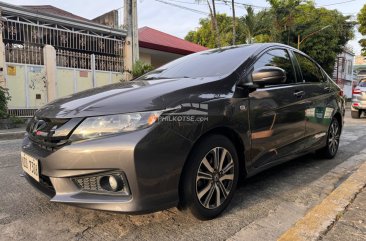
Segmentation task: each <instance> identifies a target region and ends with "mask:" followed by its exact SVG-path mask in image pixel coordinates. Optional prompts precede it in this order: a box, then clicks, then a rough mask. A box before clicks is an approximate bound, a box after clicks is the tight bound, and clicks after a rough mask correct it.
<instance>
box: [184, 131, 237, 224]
mask: <svg viewBox="0 0 366 241" xmlns="http://www.w3.org/2000/svg"><path fill="white" fill-rule="evenodd" d="M188 162H189V163H188V164H187V166H186V167H185V170H184V173H183V179H182V183H181V208H183V209H188V210H189V211H190V213H191V214H193V216H195V217H196V218H198V219H201V220H208V219H213V218H215V217H217V216H218V215H219V214H221V212H222V211H224V209H225V208H226V207H227V206H228V204H229V203H230V201H231V199H232V197H233V195H234V191H235V189H236V186H237V183H238V177H239V163H238V155H237V153H236V149H235V147H234V145H233V144H232V142H231V141H230V140H229V139H227V138H226V137H224V136H220V135H211V136H207V137H206V138H204V139H203V140H202V141H201V142H200V143H199V144H198V145H197V146H196V147H195V148H194V150H193V152H192V154H191V155H190V158H189V160H188Z"/></svg>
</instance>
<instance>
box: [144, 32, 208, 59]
mask: <svg viewBox="0 0 366 241" xmlns="http://www.w3.org/2000/svg"><path fill="white" fill-rule="evenodd" d="M139 45H140V47H143V48H147V49H155V50H160V51H164V52H170V53H175V54H182V55H186V54H191V53H196V52H200V51H203V50H207V48H206V47H203V46H201V45H198V44H195V43H191V42H189V41H186V40H184V39H180V38H178V37H175V36H173V35H170V34H167V33H164V32H161V31H158V30H156V29H152V28H149V27H143V28H140V29H139Z"/></svg>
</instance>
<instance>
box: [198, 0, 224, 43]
mask: <svg viewBox="0 0 366 241" xmlns="http://www.w3.org/2000/svg"><path fill="white" fill-rule="evenodd" d="M195 1H196V2H197V3H201V2H204V1H205V0H195ZM206 2H207V5H208V8H209V10H210V18H211V29H212V32H213V35H214V38H215V47H221V45H220V44H221V40H220V38H221V37H220V30H219V27H218V23H217V14H216V3H215V0H212V6H211V4H210V1H209V0H206Z"/></svg>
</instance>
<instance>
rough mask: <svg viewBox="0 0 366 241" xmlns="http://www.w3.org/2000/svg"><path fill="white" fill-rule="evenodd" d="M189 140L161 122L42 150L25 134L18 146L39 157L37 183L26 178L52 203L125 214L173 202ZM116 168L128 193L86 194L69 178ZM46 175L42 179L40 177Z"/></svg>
mask: <svg viewBox="0 0 366 241" xmlns="http://www.w3.org/2000/svg"><path fill="white" fill-rule="evenodd" d="M191 146H192V142H191V141H190V140H188V139H186V138H184V137H182V136H181V135H179V134H177V133H175V132H173V131H171V130H169V129H167V128H163V127H159V126H157V127H154V128H148V129H144V130H140V131H135V132H131V133H124V134H119V135H114V136H109V137H105V138H100V139H95V140H87V141H81V142H75V143H72V144H70V145H67V146H64V147H62V148H60V149H58V150H55V151H50V150H45V149H43V148H42V147H40V146H38V145H37V144H35V143H33V142H32V141H31V140H30V139H29V138H28V137H25V139H24V141H23V145H22V151H23V152H25V153H27V154H28V155H30V156H32V157H34V158H36V159H38V160H39V164H40V176H41V182H40V183H38V182H37V181H35V180H34V179H32V178H31V177H30V176H27V175H26V178H27V180H28V181H29V182H30V183H31V184H32V185H33V186H34V187H35V188H36V189H38V190H39V191H41V192H42V193H44V194H47V195H48V196H49V197H50V198H51V201H52V202H60V203H66V204H71V205H75V206H79V207H84V208H91V209H100V210H107V211H116V212H126V213H148V212H153V211H157V210H162V209H166V208H170V207H174V206H176V205H177V204H178V201H179V196H178V188H179V179H180V175H181V172H182V169H183V166H184V163H185V160H186V158H187V155H188V153H189V151H190V149H191ZM110 172H121V173H123V174H124V176H125V178H126V183H127V185H128V188H129V195H116V194H110V193H91V192H89V191H85V190H83V189H82V188H80V186H78V185H77V184H76V183H75V182H74V181H73V179H74V178H75V177H86V176H90V175H99V174H100V175H103V174H104V173H110ZM43 179H45V180H43Z"/></svg>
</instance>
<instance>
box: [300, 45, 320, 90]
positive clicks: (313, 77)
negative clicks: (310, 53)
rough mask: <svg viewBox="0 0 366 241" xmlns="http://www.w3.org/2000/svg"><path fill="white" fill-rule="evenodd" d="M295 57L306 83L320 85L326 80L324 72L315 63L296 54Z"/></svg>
mask: <svg viewBox="0 0 366 241" xmlns="http://www.w3.org/2000/svg"><path fill="white" fill-rule="evenodd" d="M295 56H296V59H297V62H298V63H299V65H300V68H301V72H302V77H303V79H304V81H305V82H313V83H320V82H323V81H324V80H325V78H324V75H323V73H322V71H321V70H320V69H319V67H318V66H317V65H316V64H315V63H314V62H313V61H311V60H310V59H308V58H307V57H305V56H304V55H302V54H299V53H296V52H295Z"/></svg>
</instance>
